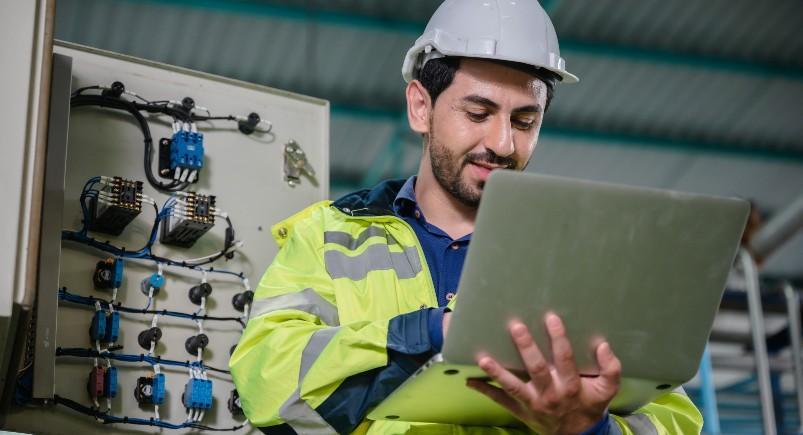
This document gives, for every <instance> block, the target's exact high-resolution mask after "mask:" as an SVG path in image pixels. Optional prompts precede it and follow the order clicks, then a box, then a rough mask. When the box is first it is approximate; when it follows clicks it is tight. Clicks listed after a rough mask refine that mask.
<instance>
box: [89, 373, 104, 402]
mask: <svg viewBox="0 0 803 435" xmlns="http://www.w3.org/2000/svg"><path fill="white" fill-rule="evenodd" d="M105 380H106V378H105V373H104V371H103V367H97V366H96V367H92V371H91V372H89V381H88V382H87V384H86V389H87V391H88V392H89V397H91V398H92V399H97V398H98V397H103V392H104V383H105Z"/></svg>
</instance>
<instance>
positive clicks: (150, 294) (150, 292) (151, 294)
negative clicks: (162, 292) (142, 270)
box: [148, 286, 156, 309]
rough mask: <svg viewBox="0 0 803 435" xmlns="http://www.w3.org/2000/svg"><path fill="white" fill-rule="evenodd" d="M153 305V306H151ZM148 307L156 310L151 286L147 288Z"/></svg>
mask: <svg viewBox="0 0 803 435" xmlns="http://www.w3.org/2000/svg"><path fill="white" fill-rule="evenodd" d="M151 304H153V306H151ZM148 306H149V307H151V308H154V309H155V308H156V302H155V301H154V300H153V286H148Z"/></svg>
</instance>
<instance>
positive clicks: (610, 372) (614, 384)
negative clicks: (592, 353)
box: [597, 342, 622, 397]
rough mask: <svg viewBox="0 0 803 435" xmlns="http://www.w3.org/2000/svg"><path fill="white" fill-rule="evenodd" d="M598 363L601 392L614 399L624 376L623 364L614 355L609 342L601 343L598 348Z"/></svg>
mask: <svg viewBox="0 0 803 435" xmlns="http://www.w3.org/2000/svg"><path fill="white" fill-rule="evenodd" d="M597 363H599V368H600V373H599V377H598V378H597V381H598V385H599V386H600V388H601V390H602V391H601V392H603V393H605V394H606V395H610V397H613V396H614V395H616V392H617V391H618V390H619V379H620V378H621V376H622V363H621V362H620V361H619V358H617V357H616V355H614V353H613V350H612V349H611V345H610V344H608V342H603V343H600V345H599V346H597Z"/></svg>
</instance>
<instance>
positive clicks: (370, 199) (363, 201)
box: [332, 179, 407, 216]
mask: <svg viewBox="0 0 803 435" xmlns="http://www.w3.org/2000/svg"><path fill="white" fill-rule="evenodd" d="M405 181H407V180H404V179H400V180H387V181H383V182H381V183H379V184H377V185H376V186H375V187H374V188H372V189H362V190H358V191H356V192H352V193H349V194H347V195H345V196H343V197H342V198H340V199H338V200H337V201H335V202H334V203H332V206H333V207H335V208H337V209H339V210H340V211H342V212H343V213H346V214H347V215H350V216H393V215H394V213H393V200H394V199H396V195H398V194H399V190H401V188H402V186H403V185H404V183H405Z"/></svg>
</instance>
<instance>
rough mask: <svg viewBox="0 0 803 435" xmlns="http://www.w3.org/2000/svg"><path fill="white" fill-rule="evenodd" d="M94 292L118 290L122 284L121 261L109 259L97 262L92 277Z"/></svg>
mask: <svg viewBox="0 0 803 435" xmlns="http://www.w3.org/2000/svg"><path fill="white" fill-rule="evenodd" d="M92 283H93V284H94V285H95V290H111V289H114V288H120V285H122V283H123V260H121V259H119V258H114V257H109V258H107V259H105V260H103V261H98V264H97V265H96V266H95V273H94V274H93V275H92Z"/></svg>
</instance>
